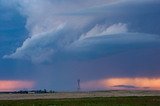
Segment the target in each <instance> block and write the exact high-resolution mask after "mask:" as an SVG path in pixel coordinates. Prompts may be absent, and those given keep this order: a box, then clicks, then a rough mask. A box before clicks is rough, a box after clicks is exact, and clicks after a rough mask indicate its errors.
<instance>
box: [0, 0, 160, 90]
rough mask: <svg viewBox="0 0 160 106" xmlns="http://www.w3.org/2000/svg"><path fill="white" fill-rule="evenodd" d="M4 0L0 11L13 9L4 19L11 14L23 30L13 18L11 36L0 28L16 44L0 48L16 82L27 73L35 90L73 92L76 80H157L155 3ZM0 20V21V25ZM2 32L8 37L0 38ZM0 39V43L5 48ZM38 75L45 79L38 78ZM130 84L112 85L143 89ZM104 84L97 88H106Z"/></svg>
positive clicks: (159, 49)
mask: <svg viewBox="0 0 160 106" xmlns="http://www.w3.org/2000/svg"><path fill="white" fill-rule="evenodd" d="M7 1H8V0H0V5H2V7H1V8H0V9H1V10H0V11H2V12H3V11H4V10H6V11H8V10H9V9H12V10H14V11H15V12H8V14H11V15H7V14H4V15H5V16H6V17H8V19H10V20H12V19H13V16H17V17H19V20H20V19H21V21H22V22H23V24H20V25H19V26H21V27H22V28H23V30H21V29H18V28H17V23H18V22H20V21H19V20H16V21H15V22H16V23H12V24H13V26H14V28H12V30H14V32H16V33H15V35H16V34H17V35H16V36H15V37H14V36H13V38H11V37H10V36H12V32H10V31H11V30H10V29H9V28H7V27H5V28H6V29H5V30H4V29H3V26H4V25H3V24H0V30H1V33H0V36H1V37H0V38H3V39H8V40H9V39H15V42H19V43H18V44H17V45H16V46H15V45H9V44H8V45H9V46H8V47H9V48H12V49H10V51H9V50H8V51H5V50H2V49H4V48H2V46H0V51H5V52H4V53H3V52H2V53H1V54H2V55H1V60H0V62H2V63H3V64H8V65H12V64H13V63H14V61H15V63H16V64H17V65H16V66H15V65H12V67H13V68H12V71H13V73H18V74H17V76H19V79H21V78H23V76H24V74H22V73H23V72H24V73H27V71H28V72H30V73H32V74H29V75H28V76H25V78H26V79H29V78H31V79H33V80H35V82H37V84H36V86H35V88H42V87H46V88H50V89H52V88H53V89H57V90H63V88H64V90H68V89H69V90H73V89H74V88H75V82H74V80H75V81H76V79H77V78H81V79H82V80H83V82H84V83H85V82H86V81H90V82H92V80H93V81H95V80H98V82H100V80H101V79H106V78H108V79H109V78H117V77H118V78H122V79H123V78H125V77H126V78H129V77H135V78H137V77H138V78H139V79H140V80H142V79H143V78H148V77H149V78H150V77H152V78H155V77H156V78H157V77H159V76H160V67H159V66H160V65H159V64H160V61H159V58H160V55H159V54H160V31H159V28H160V21H159V19H160V15H159V14H160V2H159V1H158V0H142V1H138V0H76V1H74V0H67V1H66V0H11V2H7ZM2 12H1V14H3V13H2ZM15 13H16V14H15ZM4 15H3V16H4ZM3 20H4V18H0V21H1V22H3ZM16 28H17V29H16ZM2 31H3V32H10V33H7V34H8V35H7V36H5V34H4V33H2ZM20 31H22V32H23V33H19V32H20ZM20 36H21V37H20ZM7 37H8V38H7ZM16 37H17V38H16ZM18 38H19V39H18ZM3 39H1V40H0V41H3V42H4V43H2V45H5V43H6V40H3ZM21 61H22V63H21ZM20 63H21V64H23V65H24V67H27V66H29V67H30V68H28V69H27V71H26V69H24V68H23V67H19V64H20ZM0 69H3V70H10V69H7V68H6V66H4V65H3V66H1V65H0ZM17 70H22V73H19V71H17ZM122 73H123V74H122ZM4 75H5V79H6V78H9V79H15V78H14V77H13V78H12V77H11V76H10V74H9V72H7V73H5V74H4ZM43 75H46V76H48V77H47V78H48V79H43V78H41V76H43ZM15 76H16V75H15ZM88 76H90V78H88ZM10 77H11V78H10ZM141 77H143V78H142V79H141ZM152 78H151V80H152ZM130 80H132V78H131V79H130ZM130 80H129V81H130ZM148 80H149V79H148ZM40 82H42V85H40ZM95 82H96V81H95ZM130 82H131V83H133V84H130V85H127V84H128V83H127V84H126V83H120V84H117V85H114V86H115V87H134V86H135V88H139V87H143V88H145V87H144V86H140V85H139V84H137V83H135V85H134V81H130ZM66 84H67V85H66ZM106 86H107V85H106ZM106 86H105V87H104V86H103V85H101V84H99V86H98V87H97V88H102V89H104V88H105V89H107V87H106ZM147 87H148V85H147ZM154 87H155V86H153V88H154ZM158 87H159V86H158ZM88 89H91V88H88ZM156 89H157V88H156Z"/></svg>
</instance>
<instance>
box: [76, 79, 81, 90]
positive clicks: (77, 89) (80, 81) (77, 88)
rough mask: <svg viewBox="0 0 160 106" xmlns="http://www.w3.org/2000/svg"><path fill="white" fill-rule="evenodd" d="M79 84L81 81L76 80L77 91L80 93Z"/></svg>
mask: <svg viewBox="0 0 160 106" xmlns="http://www.w3.org/2000/svg"><path fill="white" fill-rule="evenodd" d="M80 83H81V80H80V79H78V80H77V91H80V90H81V85H80Z"/></svg>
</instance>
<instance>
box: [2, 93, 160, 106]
mask: <svg viewBox="0 0 160 106" xmlns="http://www.w3.org/2000/svg"><path fill="white" fill-rule="evenodd" d="M0 106H160V91H99V92H57V93H47V94H0Z"/></svg>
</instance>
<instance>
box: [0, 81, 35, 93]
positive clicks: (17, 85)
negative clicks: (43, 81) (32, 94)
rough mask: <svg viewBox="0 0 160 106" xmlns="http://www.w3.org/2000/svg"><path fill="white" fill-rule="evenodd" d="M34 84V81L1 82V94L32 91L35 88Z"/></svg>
mask: <svg viewBox="0 0 160 106" xmlns="http://www.w3.org/2000/svg"><path fill="white" fill-rule="evenodd" d="M34 84H35V82H34V81H20V80H0V92H3V91H15V90H20V89H31V88H33V87H34Z"/></svg>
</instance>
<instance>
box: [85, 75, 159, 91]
mask: <svg viewBox="0 0 160 106" xmlns="http://www.w3.org/2000/svg"><path fill="white" fill-rule="evenodd" d="M82 88H83V89H95V90H99V89H114V90H160V78H141V77H139V78H108V79H103V80H95V81H89V82H85V83H82Z"/></svg>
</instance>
